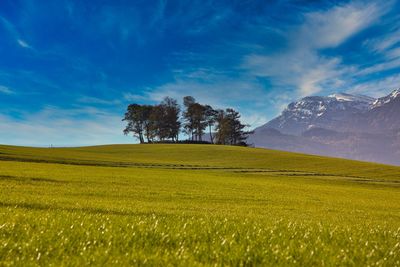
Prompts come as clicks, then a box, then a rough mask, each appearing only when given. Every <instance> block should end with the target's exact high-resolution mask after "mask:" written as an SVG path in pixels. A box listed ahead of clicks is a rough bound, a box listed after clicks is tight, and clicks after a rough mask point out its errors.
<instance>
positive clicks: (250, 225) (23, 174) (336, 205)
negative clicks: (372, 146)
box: [0, 145, 400, 266]
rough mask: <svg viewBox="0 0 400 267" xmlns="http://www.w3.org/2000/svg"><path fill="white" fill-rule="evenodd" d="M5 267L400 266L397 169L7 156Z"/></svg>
mask: <svg viewBox="0 0 400 267" xmlns="http://www.w3.org/2000/svg"><path fill="white" fill-rule="evenodd" d="M0 187H1V193H0V266H32V265H33V266H34V265H41V266H49V265H52V266H70V265H73V266H75V265H81V266H82V265H102V266H110V265H115V266H121V265H122V266H124V265H162V266H165V265H172V266H175V265H180V266H196V265H217V266H220V265H234V266H238V265H270V266H291V265H297V266H400V167H391V166H385V165H379V164H371V163H363V162H356V161H349V160H341V159H332V158H324V157H317V156H308V155H301V154H293V153H285V152H279V151H271V150H264V149H255V148H242V147H227V146H212V145H114V146H98V147H83V148H56V149H55V148H53V149H49V148H24V147H12V146H0Z"/></svg>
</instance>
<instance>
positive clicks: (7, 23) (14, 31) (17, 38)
mask: <svg viewBox="0 0 400 267" xmlns="http://www.w3.org/2000/svg"><path fill="white" fill-rule="evenodd" d="M0 22H1V24H3V26H4V27H5V29H6V30H7V31H8V33H9V34H10V36H11V37H12V38H13V39H14V40H15V42H16V43H17V44H18V45H19V46H21V47H23V48H29V49H32V47H31V46H30V45H29V44H28V43H27V42H26V41H24V40H23V39H21V38H20V33H19V32H18V31H17V29H16V27H15V26H14V24H12V23H11V22H10V21H9V20H7V19H6V18H4V17H2V16H0Z"/></svg>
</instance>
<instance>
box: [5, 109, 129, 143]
mask: <svg viewBox="0 0 400 267" xmlns="http://www.w3.org/2000/svg"><path fill="white" fill-rule="evenodd" d="M20 117H21V118H20V119H16V118H14V117H10V116H6V115H1V114H0V143H8V144H19V145H33V146H50V145H51V144H52V145H54V146H70V145H77V146H79V145H98V144H107V143H116V142H120V143H130V142H134V141H135V140H134V139H133V138H132V137H126V136H124V135H123V134H122V129H123V126H124V125H123V122H122V121H121V117H120V116H119V114H113V113H109V112H106V111H104V110H100V109H97V108H75V109H62V108H59V107H54V106H47V107H45V108H44V109H42V110H40V111H38V112H35V113H22V114H21V115H20ZM32 136H34V137H35V138H32Z"/></svg>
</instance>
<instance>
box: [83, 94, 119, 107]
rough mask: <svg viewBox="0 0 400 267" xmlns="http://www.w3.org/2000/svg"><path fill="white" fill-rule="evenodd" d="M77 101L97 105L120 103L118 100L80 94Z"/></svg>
mask: <svg viewBox="0 0 400 267" xmlns="http://www.w3.org/2000/svg"><path fill="white" fill-rule="evenodd" d="M78 102H81V103H86V104H99V105H118V104H120V103H121V101H119V100H105V99H101V98H97V97H92V96H82V97H80V98H79V99H78Z"/></svg>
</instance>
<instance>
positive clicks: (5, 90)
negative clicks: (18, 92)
mask: <svg viewBox="0 0 400 267" xmlns="http://www.w3.org/2000/svg"><path fill="white" fill-rule="evenodd" d="M0 93H1V94H6V95H13V94H15V92H14V91H13V90H11V89H10V88H8V87H7V86H3V85H0Z"/></svg>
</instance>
